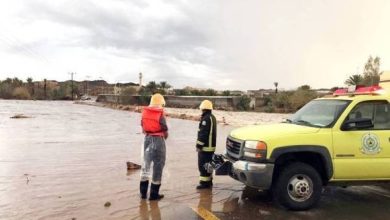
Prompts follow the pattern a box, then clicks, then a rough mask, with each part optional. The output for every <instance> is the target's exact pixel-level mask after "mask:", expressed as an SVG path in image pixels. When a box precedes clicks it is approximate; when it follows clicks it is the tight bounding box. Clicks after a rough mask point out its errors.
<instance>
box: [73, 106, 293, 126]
mask: <svg viewBox="0 0 390 220" xmlns="http://www.w3.org/2000/svg"><path fill="white" fill-rule="evenodd" d="M76 103H77V104H86V105H93V106H101V107H108V108H112V109H119V110H125V111H133V112H140V111H141V109H142V107H139V106H131V105H116V104H109V103H97V102H90V101H87V102H85V101H84V102H82V101H78V102H76ZM165 112H166V114H167V116H168V117H171V118H180V119H187V120H194V121H197V120H199V115H200V114H201V112H200V110H199V109H186V108H165ZM213 114H214V115H215V117H216V119H217V121H218V122H219V123H221V124H225V125H231V126H234V127H239V126H245V125H260V124H271V123H277V122H281V121H283V120H285V119H286V118H288V117H289V116H290V114H280V113H262V112H238V111H222V110H214V111H213Z"/></svg>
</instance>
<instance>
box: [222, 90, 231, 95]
mask: <svg viewBox="0 0 390 220" xmlns="http://www.w3.org/2000/svg"><path fill="white" fill-rule="evenodd" d="M222 95H223V96H230V91H229V90H225V91H223V92H222Z"/></svg>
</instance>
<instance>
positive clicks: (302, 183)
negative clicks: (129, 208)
mask: <svg viewBox="0 0 390 220" xmlns="http://www.w3.org/2000/svg"><path fill="white" fill-rule="evenodd" d="M287 192H288V195H289V196H290V198H291V199H292V200H294V201H296V202H304V201H306V200H308V199H309V198H310V197H311V195H312V194H313V181H312V180H311V179H310V178H309V177H308V176H306V175H303V174H297V175H294V176H293V177H291V178H290V180H289V181H288V184H287Z"/></svg>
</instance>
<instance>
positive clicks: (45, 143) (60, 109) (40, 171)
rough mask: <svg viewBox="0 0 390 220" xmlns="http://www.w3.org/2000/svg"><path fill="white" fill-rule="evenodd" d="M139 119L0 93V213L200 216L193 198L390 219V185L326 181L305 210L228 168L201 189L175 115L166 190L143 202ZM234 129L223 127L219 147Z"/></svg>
mask: <svg viewBox="0 0 390 220" xmlns="http://www.w3.org/2000/svg"><path fill="white" fill-rule="evenodd" d="M15 114H24V115H26V116H30V117H31V118H25V119H11V118H10V117H11V116H13V115H15ZM139 120H140V115H139V114H137V113H129V112H125V111H117V110H112V109H106V108H100V107H93V106H86V105H76V104H73V103H71V102H44V101H6V100H0V219H72V218H76V219H199V218H200V217H199V216H198V215H197V214H196V212H195V211H193V208H196V207H202V208H204V209H206V210H209V211H210V212H211V213H213V215H215V216H216V217H218V218H220V219H255V218H256V219H314V218H316V219H368V218H370V219H389V218H390V212H389V209H390V191H389V190H388V188H390V187H385V188H383V187H377V186H369V187H365V186H361V187H349V188H346V189H343V188H336V187H327V188H326V190H325V191H324V193H323V197H322V200H321V203H320V205H319V207H317V208H315V209H312V210H310V211H305V212H289V211H286V210H283V209H280V208H277V207H275V206H274V205H273V204H272V203H271V200H270V198H269V196H267V195H265V194H264V193H261V192H260V193H259V192H255V191H253V190H251V189H247V188H245V187H244V186H243V185H242V184H241V183H239V182H237V181H235V180H233V179H231V178H229V177H216V178H215V187H214V189H213V190H212V191H208V190H206V191H201V192H198V191H196V190H195V189H194V188H195V186H196V184H197V182H198V171H197V165H196V152H195V149H194V144H195V135H196V131H197V122H194V121H186V120H180V119H170V118H169V119H168V121H169V122H168V123H169V127H170V137H169V139H168V140H167V162H166V167H165V170H164V176H163V183H162V187H161V191H162V193H164V194H165V195H166V198H164V199H163V200H161V201H160V202H148V201H141V200H140V199H139V197H138V184H139V170H136V171H130V172H128V171H127V170H126V161H132V162H136V163H140V155H141V153H140V150H141V146H142V141H143V136H142V134H141V133H140V127H139ZM231 129H233V128H232V127H228V126H219V127H218V132H219V133H218V147H217V149H218V152H223V150H224V142H225V137H226V135H227V134H228V133H229V131H230V130H231ZM106 202H110V203H111V206H109V207H105V206H104V204H105V203H106Z"/></svg>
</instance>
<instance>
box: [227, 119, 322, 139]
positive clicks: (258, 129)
mask: <svg viewBox="0 0 390 220" xmlns="http://www.w3.org/2000/svg"><path fill="white" fill-rule="evenodd" d="M319 130H320V128H316V127H309V126H303V125H296V124H290V123H278V124H270V125H255V126H246V127H242V128H237V129H234V130H233V131H232V132H230V136H231V137H233V138H236V139H240V140H265V139H272V138H275V137H276V138H278V137H279V138H280V137H285V136H291V135H298V134H311V133H316V132H318V131H319Z"/></svg>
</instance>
